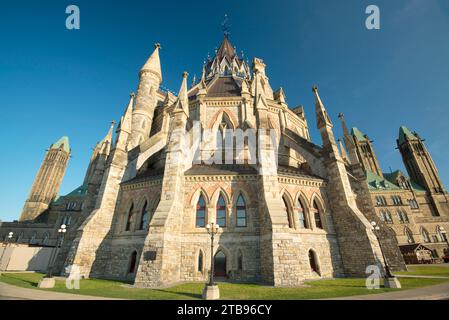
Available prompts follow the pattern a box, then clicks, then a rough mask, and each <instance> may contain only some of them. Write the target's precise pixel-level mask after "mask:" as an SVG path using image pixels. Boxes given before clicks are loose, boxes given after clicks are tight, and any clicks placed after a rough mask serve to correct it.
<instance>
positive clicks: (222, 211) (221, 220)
mask: <svg viewBox="0 0 449 320" xmlns="http://www.w3.org/2000/svg"><path fill="white" fill-rule="evenodd" d="M216 223H217V224H218V225H219V226H220V227H226V201H225V199H224V197H223V195H222V194H220V196H219V197H218V201H217V218H216Z"/></svg>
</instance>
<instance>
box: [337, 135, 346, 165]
mask: <svg viewBox="0 0 449 320" xmlns="http://www.w3.org/2000/svg"><path fill="white" fill-rule="evenodd" d="M338 145H339V147H340V154H341V157H342V158H343V160H345V161H346V162H348V155H347V154H346V150H345V147H344V146H343V142H342V141H341V139H338Z"/></svg>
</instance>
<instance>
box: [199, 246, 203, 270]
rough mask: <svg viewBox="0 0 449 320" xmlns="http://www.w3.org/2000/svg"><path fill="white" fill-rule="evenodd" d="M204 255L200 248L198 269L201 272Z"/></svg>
mask: <svg viewBox="0 0 449 320" xmlns="http://www.w3.org/2000/svg"><path fill="white" fill-rule="evenodd" d="M203 264H204V256H203V251H201V250H200V252H199V254H198V271H200V272H203Z"/></svg>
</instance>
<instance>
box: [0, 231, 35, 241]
mask: <svg viewBox="0 0 449 320" xmlns="http://www.w3.org/2000/svg"><path fill="white" fill-rule="evenodd" d="M36 237H37V233H36V232H33V234H32V235H31V238H30V244H35V243H36ZM5 239H6V236H5Z"/></svg>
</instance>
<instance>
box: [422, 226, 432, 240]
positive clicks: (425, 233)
mask: <svg viewBox="0 0 449 320" xmlns="http://www.w3.org/2000/svg"><path fill="white" fill-rule="evenodd" d="M421 236H422V239H423V241H424V242H426V243H429V242H430V236H429V232H427V230H426V229H425V228H421Z"/></svg>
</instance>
